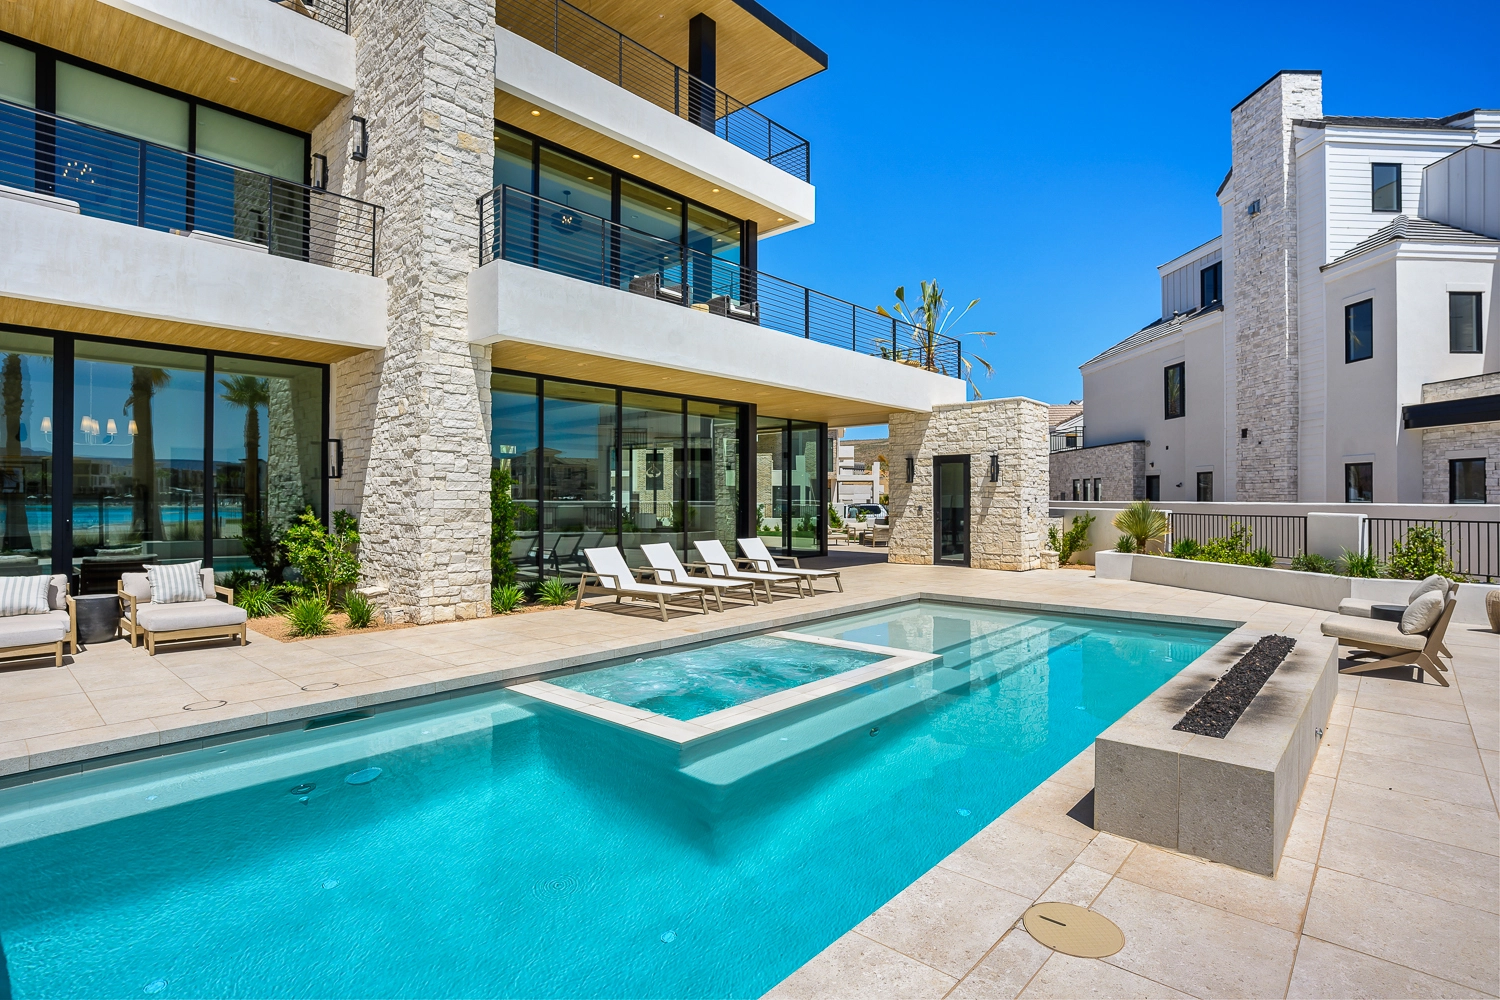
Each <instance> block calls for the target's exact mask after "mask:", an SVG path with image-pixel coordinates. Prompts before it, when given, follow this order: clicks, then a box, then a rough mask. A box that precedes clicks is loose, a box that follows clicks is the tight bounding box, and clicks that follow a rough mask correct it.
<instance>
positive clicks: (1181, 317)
mask: <svg viewBox="0 0 1500 1000" xmlns="http://www.w3.org/2000/svg"><path fill="white" fill-rule="evenodd" d="M1223 309H1224V303H1222V302H1215V303H1212V304H1211V305H1207V306H1204V307H1203V308H1202V309H1195V310H1193V311H1192V312H1188V313H1178V314H1177V315H1176V316H1168V317H1166V318H1164V319H1158V320H1153V321H1152V322H1150V323H1149V324H1147V325H1146V326H1144V327H1142V328H1141V329H1139V330H1137V331H1136V332H1135V333H1132V334H1131V335H1130V336H1128V337H1126V338H1125V339H1124V340H1122V341H1120V342H1119V343H1118V344H1116V345H1115V346H1114V347H1111V348H1110V349H1109V350H1107V351H1105V352H1104V353H1103V354H1100V355H1098V356H1097V357H1092V358H1089V359H1088V360H1087V361H1085V362H1084V363H1083V364H1081V365H1079V366H1078V367H1080V368H1087V367H1088V366H1089V365H1091V364H1093V363H1094V362H1096V361H1103V360H1104V359H1106V358H1113V357H1115V356H1116V355H1119V354H1124V353H1125V352H1126V351H1129V350H1132V349H1133V348H1136V347H1140V346H1141V345H1142V344H1149V343H1151V341H1153V340H1159V339H1160V338H1162V337H1166V336H1169V335H1171V334H1174V333H1176V332H1177V331H1178V330H1180V329H1182V324H1183V323H1184V322H1186V321H1187V320H1190V319H1196V318H1198V317H1199V316H1203V315H1205V314H1207V313H1211V312H1221V311H1223Z"/></svg>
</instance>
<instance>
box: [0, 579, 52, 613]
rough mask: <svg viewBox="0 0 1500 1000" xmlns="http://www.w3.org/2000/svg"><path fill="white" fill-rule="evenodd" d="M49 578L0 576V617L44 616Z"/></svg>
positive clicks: (46, 607)
mask: <svg viewBox="0 0 1500 1000" xmlns="http://www.w3.org/2000/svg"><path fill="white" fill-rule="evenodd" d="M51 581H52V578H51V577H50V576H0V617H6V618H9V617H10V616H12V615H44V614H46V613H47V612H48V611H50V610H52V609H51V608H49V607H48V606H47V584H48V583H50V582H51Z"/></svg>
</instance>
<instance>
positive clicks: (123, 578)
mask: <svg viewBox="0 0 1500 1000" xmlns="http://www.w3.org/2000/svg"><path fill="white" fill-rule="evenodd" d="M120 589H121V590H123V591H124V592H125V593H126V594H128V595H129V596H131V597H134V598H135V599H136V600H137V601H142V602H144V601H149V600H151V581H150V579H149V578H148V577H147V576H146V574H145V573H121V574H120Z"/></svg>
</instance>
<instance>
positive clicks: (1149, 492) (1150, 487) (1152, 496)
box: [1146, 476, 1161, 501]
mask: <svg viewBox="0 0 1500 1000" xmlns="http://www.w3.org/2000/svg"><path fill="white" fill-rule="evenodd" d="M1146 499H1147V500H1151V501H1158V500H1160V499H1161V476H1147V477H1146Z"/></svg>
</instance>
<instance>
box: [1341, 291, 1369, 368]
mask: <svg viewBox="0 0 1500 1000" xmlns="http://www.w3.org/2000/svg"><path fill="white" fill-rule="evenodd" d="M1374 356H1375V300H1374V299H1365V300H1364V301H1363V302H1356V303H1354V304H1353V305H1348V306H1345V307H1344V364H1346V365H1347V364H1350V363H1352V362H1355V361H1366V360H1368V359H1370V358H1372V357H1374Z"/></svg>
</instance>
